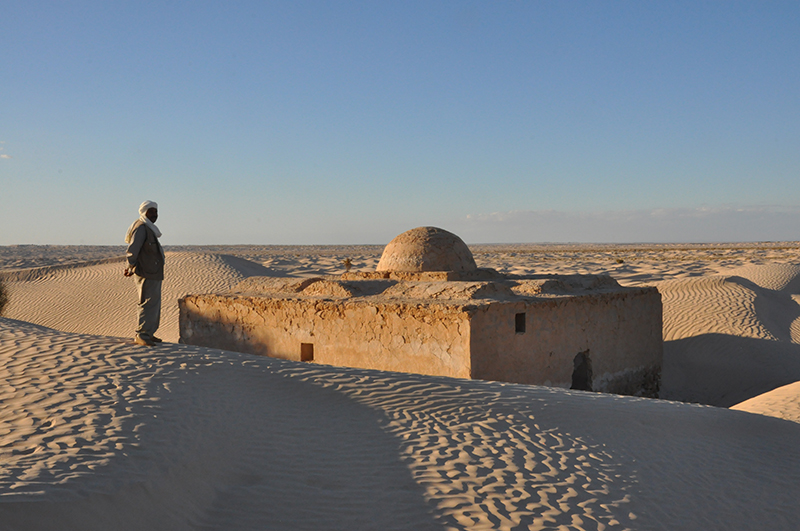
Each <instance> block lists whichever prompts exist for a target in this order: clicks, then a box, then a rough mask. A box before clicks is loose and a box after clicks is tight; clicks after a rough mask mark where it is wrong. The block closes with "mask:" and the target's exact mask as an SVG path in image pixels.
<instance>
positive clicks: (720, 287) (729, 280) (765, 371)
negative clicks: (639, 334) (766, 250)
mask: <svg viewBox="0 0 800 531" xmlns="http://www.w3.org/2000/svg"><path fill="white" fill-rule="evenodd" d="M658 289H659V291H660V292H661V295H662V301H663V304H664V341H665V343H664V371H663V375H662V392H661V394H660V396H661V397H663V398H668V399H675V400H685V401H693V402H700V403H704V404H712V405H717V406H723V407H728V406H732V405H734V404H736V403H738V402H741V401H743V400H747V399H749V398H752V397H755V396H757V395H759V394H761V393H764V392H767V391H770V390H772V389H774V388H776V387H779V386H782V385H785V384H788V383H791V382H795V381H798V380H800V304H798V302H799V301H800V266H797V265H791V264H770V265H752V266H747V267H741V268H736V269H733V270H731V271H730V272H729V273H727V274H720V275H710V276H704V277H698V278H692V279H684V280H671V281H665V282H661V283H659V284H658ZM775 411H777V410H775Z"/></svg>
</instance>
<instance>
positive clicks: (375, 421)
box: [0, 319, 800, 530]
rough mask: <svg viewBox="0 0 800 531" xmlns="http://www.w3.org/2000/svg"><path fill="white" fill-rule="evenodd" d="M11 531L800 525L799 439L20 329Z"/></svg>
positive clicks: (9, 418) (567, 402)
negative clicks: (798, 483)
mask: <svg viewBox="0 0 800 531" xmlns="http://www.w3.org/2000/svg"><path fill="white" fill-rule="evenodd" d="M0 378H2V379H3V381H6V382H8V385H6V386H4V387H2V388H0V393H1V394H0V396H1V397H2V398H0V400H2V403H3V405H4V406H3V408H2V410H0V415H2V417H1V418H0V420H2V423H0V426H2V428H0V430H2V431H0V462H2V463H3V467H2V468H1V469H0V522H2V523H3V526H4V529H10V530H15V529H25V530H36V529H85V530H91V529H103V530H106V529H119V530H124V529H165V530H166V529H169V530H180V529H243V530H246V529H287V530H289V529H291V530H296V529H299V530H302V529H309V530H311V529H314V530H316V529H413V530H420V529H465V530H466V529H469V530H483V529H487V530H488V529H519V528H520V527H519V526H522V527H521V528H525V529H669V530H676V529H792V526H793V525H794V524H795V523H796V522H797V521H798V520H799V519H800V505H798V504H797V503H796V500H797V495H798V490H797V489H798V487H797V483H796V478H797V477H800V456H798V454H797V452H795V446H796V441H797V438H798V437H800V424H796V423H791V422H785V421H782V420H777V419H772V418H769V417H764V416H760V415H752V414H749V413H743V412H737V411H730V410H726V409H718V408H710V407H702V406H690V405H683V404H677V403H670V402H663V401H657V400H647V399H636V398H626V397H617V396H612V395H599V394H591V393H581V392H577V391H574V392H570V391H564V390H556V389H548V388H542V387H532V386H520V385H511V384H497V383H489V382H476V381H464V380H454V379H446V378H432V377H425V376H417V375H405V374H394V373H380V372H373V371H364V370H350V369H341V368H332V367H324V366H316V365H306V364H297V363H291V362H283V361H279V360H272V359H269V358H259V357H253V356H247V355H240V354H234V353H225V352H221V351H215V350H211V349H205V348H200V347H190V346H185V345H176V344H170V345H165V346H162V347H157V348H154V349H147V348H141V347H135V346H133V345H130V344H127V343H125V342H123V341H121V340H118V339H114V338H107V337H98V336H88V335H75V334H70V333H65V332H57V331H54V330H49V329H44V328H41V327H38V326H35V325H30V324H27V323H22V322H18V321H11V320H8V319H0Z"/></svg>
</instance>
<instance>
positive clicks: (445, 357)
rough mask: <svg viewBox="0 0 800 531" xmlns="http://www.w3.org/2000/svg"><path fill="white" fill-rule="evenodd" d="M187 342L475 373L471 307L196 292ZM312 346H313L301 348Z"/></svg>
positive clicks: (186, 322)
mask: <svg viewBox="0 0 800 531" xmlns="http://www.w3.org/2000/svg"><path fill="white" fill-rule="evenodd" d="M179 307H180V335H181V340H182V341H183V342H184V343H188V344H193V345H203V346H208V347H214V348H220V349H226V350H234V351H238V352H247V353H251V354H259V355H266V356H272V357H276V358H283V359H288V360H295V361H304V360H302V357H303V352H304V351H303V349H305V353H306V355H308V353H309V352H308V351H309V347H308V345H313V361H314V362H317V363H324V364H329V365H338V366H347V367H358V368H366V369H378V370H386V371H399V372H412V373H419V374H429V375H441V376H452V377H457V378H469V377H470V356H469V335H470V334H469V322H468V313H467V311H466V310H465V308H464V306H461V305H452V304H450V305H447V304H425V305H424V306H422V305H419V304H414V303H401V302H376V301H374V300H370V299H350V300H347V299H345V300H341V299H339V300H337V299H319V298H313V297H298V298H293V297H259V296H244V295H189V296H187V297H184V298H183V299H181V300H180V301H179ZM303 344H305V345H306V347H302V345H303Z"/></svg>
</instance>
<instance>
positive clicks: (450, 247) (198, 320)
mask: <svg viewBox="0 0 800 531" xmlns="http://www.w3.org/2000/svg"><path fill="white" fill-rule="evenodd" d="M179 306H180V334H181V340H182V341H183V342H184V343H189V344H195V345H204V346H209V347H216V348H222V349H228V350H234V351H239V352H247V353H252V354H260V355H265V356H272V357H276V358H284V359H289V360H297V361H307V362H315V363H323V364H329V365H338V366H347V367H360V368H368V369H378V370H387V371H400V372H411V373H420V374H429V375H441V376H452V377H457V378H476V379H485V380H498V381H505V382H518V383H527V384H540V385H551V386H558V387H572V388H577V389H585V390H595V391H604V392H614V393H623V394H643V395H649V396H653V395H654V394H655V393H656V392H657V389H658V381H659V377H660V371H661V362H662V339H661V320H662V308H661V296H660V294H659V293H658V290H656V289H655V288H648V287H644V288H630V287H622V286H620V285H619V284H618V283H617V282H616V281H615V280H614V279H612V278H611V277H609V276H605V275H531V276H525V277H521V276H513V275H501V274H498V273H497V272H496V271H494V270H490V269H479V268H478V267H477V266H476V264H475V261H474V259H473V256H472V253H471V252H470V251H469V249H468V248H467V246H466V245H465V244H464V242H463V241H462V240H461V239H460V238H458V236H456V235H454V234H452V233H449V232H447V231H444V230H442V229H437V228H433V227H421V228H418V229H413V230H410V231H408V232H405V233H403V234H401V235H400V236H398V237H397V238H395V239H394V240H392V242H390V243H389V245H387V246H386V249H385V250H384V252H383V255H382V257H381V260H380V262H379V264H378V267H377V269H376V271H374V272H356V273H345V274H343V275H341V276H340V277H327V278H323V277H318V278H273V277H251V278H248V279H246V280H244V281H243V282H242V283H240V284H239V285H238V286H237V287H236V288H235V289H234V290H233V291H232V292H230V293H218V294H198V295H189V296H186V297H184V298H183V299H181V300H180V301H179Z"/></svg>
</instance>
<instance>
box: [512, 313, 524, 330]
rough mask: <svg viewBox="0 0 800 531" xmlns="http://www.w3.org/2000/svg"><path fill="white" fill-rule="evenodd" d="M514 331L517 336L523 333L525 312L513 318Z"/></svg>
mask: <svg viewBox="0 0 800 531" xmlns="http://www.w3.org/2000/svg"><path fill="white" fill-rule="evenodd" d="M514 331H515V332H516V333H518V334H524V333H525V312H523V313H518V314H517V315H515V316H514Z"/></svg>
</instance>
